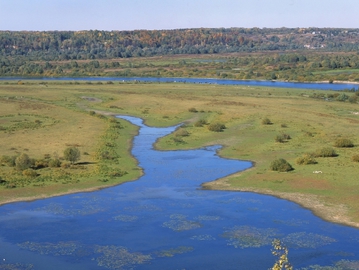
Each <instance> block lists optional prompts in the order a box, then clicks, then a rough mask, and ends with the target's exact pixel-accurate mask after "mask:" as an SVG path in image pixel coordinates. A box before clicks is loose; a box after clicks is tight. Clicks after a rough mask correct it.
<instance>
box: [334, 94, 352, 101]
mask: <svg viewBox="0 0 359 270" xmlns="http://www.w3.org/2000/svg"><path fill="white" fill-rule="evenodd" d="M336 99H337V100H338V101H346V100H347V99H349V96H348V95H346V94H344V93H341V94H340V95H339V96H338V97H337V98H336Z"/></svg>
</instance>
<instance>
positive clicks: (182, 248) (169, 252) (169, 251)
mask: <svg viewBox="0 0 359 270" xmlns="http://www.w3.org/2000/svg"><path fill="white" fill-rule="evenodd" d="M193 250H194V249H193V247H185V246H180V247H177V248H171V249H165V250H160V251H157V252H155V253H154V254H155V255H156V256H158V257H173V256H174V255H176V254H184V253H188V252H191V251H193Z"/></svg>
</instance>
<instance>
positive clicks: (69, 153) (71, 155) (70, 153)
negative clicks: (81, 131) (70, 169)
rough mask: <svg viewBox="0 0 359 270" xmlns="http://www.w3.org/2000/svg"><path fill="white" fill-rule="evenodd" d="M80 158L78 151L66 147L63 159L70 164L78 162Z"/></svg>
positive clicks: (74, 148)
mask: <svg viewBox="0 0 359 270" xmlns="http://www.w3.org/2000/svg"><path fill="white" fill-rule="evenodd" d="M80 157H81V154H80V150H79V149H78V148H76V147H68V148H66V149H65V151H64V159H65V160H67V161H70V162H71V163H72V164H73V163H75V162H76V161H78V160H79V159H80Z"/></svg>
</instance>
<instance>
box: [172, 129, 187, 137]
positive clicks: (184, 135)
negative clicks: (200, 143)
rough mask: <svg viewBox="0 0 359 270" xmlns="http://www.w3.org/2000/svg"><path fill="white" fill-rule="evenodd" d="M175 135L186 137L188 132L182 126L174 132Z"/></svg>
mask: <svg viewBox="0 0 359 270" xmlns="http://www.w3.org/2000/svg"><path fill="white" fill-rule="evenodd" d="M175 136H176V137H186V136H189V132H188V131H187V130H185V129H183V128H180V129H178V130H177V131H176V132H175Z"/></svg>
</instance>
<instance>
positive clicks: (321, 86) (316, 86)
mask: <svg viewBox="0 0 359 270" xmlns="http://www.w3.org/2000/svg"><path fill="white" fill-rule="evenodd" d="M0 80H44V81H58V80H60V81H122V82H133V81H137V82H150V83H196V84H218V85H248V86H261V87H281V88H302V89H312V90H344V89H352V88H355V90H357V89H358V87H359V85H358V84H354V83H302V82H282V81H256V80H226V79H210V78H162V77H159V78H155V77H79V78H73V77H55V78H51V77H41V78H22V77H0Z"/></svg>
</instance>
